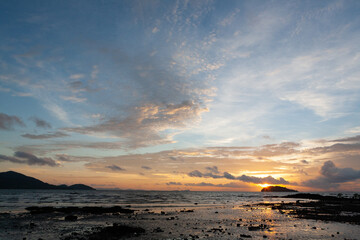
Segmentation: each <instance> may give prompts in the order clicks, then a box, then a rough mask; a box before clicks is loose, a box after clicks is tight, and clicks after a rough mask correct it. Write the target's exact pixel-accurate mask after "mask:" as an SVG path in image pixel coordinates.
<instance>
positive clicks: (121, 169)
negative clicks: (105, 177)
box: [106, 164, 125, 172]
mask: <svg viewBox="0 0 360 240" xmlns="http://www.w3.org/2000/svg"><path fill="white" fill-rule="evenodd" d="M106 168H108V169H111V170H112V171H115V172H119V171H125V169H123V168H121V167H119V166H117V165H115V164H113V165H110V166H106Z"/></svg>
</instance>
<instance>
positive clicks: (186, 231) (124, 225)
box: [0, 199, 360, 240]
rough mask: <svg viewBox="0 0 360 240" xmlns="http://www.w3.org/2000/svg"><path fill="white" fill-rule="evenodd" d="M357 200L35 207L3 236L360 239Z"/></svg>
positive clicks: (7, 216) (4, 224)
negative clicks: (137, 206)
mask: <svg viewBox="0 0 360 240" xmlns="http://www.w3.org/2000/svg"><path fill="white" fill-rule="evenodd" d="M358 203H359V201H352V203H351V204H353V205H349V202H348V201H337V202H336V201H335V202H334V201H329V200H326V201H320V200H315V201H314V200H311V201H309V200H308V199H303V200H300V201H299V200H296V199H289V201H287V202H283V203H282V202H281V201H280V200H279V202H277V203H267V202H262V203H255V204H251V205H223V206H219V205H216V206H201V205H196V204H194V207H192V208H186V209H184V208H173V207H168V208H161V209H160V208H154V209H133V210H135V211H132V209H131V206H127V208H119V207H113V208H101V207H96V208H91V207H89V208H69V207H67V208H61V207H58V208H47V209H45V208H37V209H36V208H33V209H29V210H30V211H26V212H23V213H2V214H1V215H0V239H4V240H7V239H9V240H10V239H11V240H13V239H26V240H39V239H43V240H47V239H60V240H71V239H73V240H80V239H81V240H97V239H119V238H120V239H121V238H124V239H126V238H132V239H358V238H359V236H360V227H359V221H354V219H355V220H356V219H358V217H359V211H358V210H359V204H358ZM347 206H350V207H347ZM324 209H325V210H326V209H328V210H327V211H325V210H324ZM331 209H336V211H332V212H331V211H330V210H331ZM31 210H32V211H31ZM343 210H344V211H343ZM305 213H306V214H305ZM314 216H320V217H314ZM324 216H325V217H324ZM335 216H339V217H335ZM340 216H345V217H340ZM350 216H355V217H354V218H351V217H350ZM347 217H348V218H347ZM347 219H348V220H349V221H347Z"/></svg>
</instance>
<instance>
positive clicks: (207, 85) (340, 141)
mask: <svg viewBox="0 0 360 240" xmlns="http://www.w3.org/2000/svg"><path fill="white" fill-rule="evenodd" d="M359 12H360V3H359V2H358V1H31V2H30V1H3V2H1V3H0V36H1V37H0V39H1V43H0V53H1V54H0V69H1V71H0V113H1V115H0V133H1V135H0V166H1V168H2V169H4V170H10V169H12V170H17V171H20V172H24V173H28V174H32V175H35V176H43V178H44V179H47V180H49V181H52V182H55V183H56V182H61V180H62V179H64V177H65V179H73V178H71V176H72V177H73V176H78V175H79V174H80V175H81V176H82V177H83V178H82V179H83V181H84V182H86V183H88V184H93V186H97V185H99V186H100V185H101V186H102V187H119V188H144V189H184V188H189V187H191V189H196V190H203V189H209V184H207V183H211V184H213V186H212V188H211V189H217V190H220V189H222V190H223V189H224V190H234V189H235V190H236V189H237V190H254V186H255V185H252V184H258V183H260V182H261V183H264V182H265V179H263V180H261V179H260V178H265V177H266V176H271V177H273V178H274V179H277V180H278V179H280V177H283V179H284V180H285V179H286V180H285V181H286V182H282V184H285V185H286V184H287V185H293V187H296V188H304V189H310V188H309V181H310V182H311V181H313V182H311V183H312V184H311V185H312V186H316V187H317V188H316V189H317V190H318V189H323V186H325V185H326V184H324V183H329V184H330V183H331V184H332V185H331V184H330V185H329V184H327V186H330V188H331V189H333V190H334V189H335V190H336V189H343V190H349V188H350V186H354V184H355V186H357V190H360V184H359V183H360V182H359V179H360V174H359V170H357V169H360V164H359V161H358V160H359V157H360V155H359V154H360V148H359V147H358V146H359V145H360V143H359V139H358V138H356V136H358V135H359V134H360V124H359V122H360V121H359V120H360V114H359V108H360V107H359V106H360V104H359V103H360V94H359V89H360V64H359V62H360V51H359V50H360V46H359V44H358V43H359V42H360V31H359V29H360V28H359V27H360V22H359V21H360V17H359ZM349 139H350V140H349ZM214 149H216V151H215V150H214ZM230 149H232V150H230ZM234 149H236V150H234ZM244 149H247V150H244ZM349 149H351V150H349ZM214 151H215V152H216V154H215V153H214ZM219 151H220V152H221V153H219ZM21 153H26V154H30V155H31V156H30V155H24V154H21ZM259 153H262V155H261V154H260V155H259ZM269 153H271V154H269ZM130 159H133V160H132V161H130ZM174 159H175V160H174ZM179 159H180V160H179ZM303 160H305V162H306V163H305V162H304V161H303ZM328 161H331V163H333V165H332V164H327V162H328ZM259 162H262V163H263V166H261V167H260V168H259V169H258V170H255V169H256V168H257V167H259V164H258V163H259ZM114 166H116V167H118V168H116V167H114ZM143 166H145V167H143ZM214 166H216V169H218V170H216V171H214V168H213V167H214ZM330 167H331V168H332V170H333V171H332V173H333V174H330V175H329V174H327V173H328V172H327V171H322V169H323V168H325V169H326V168H330ZM344 169H345V170H344ZM349 169H350V170H349ZM193 170H198V171H199V172H202V173H203V172H208V173H213V174H220V175H221V176H222V177H221V178H220V177H219V178H216V177H215V178H212V177H211V175H209V174H207V175H206V174H203V175H199V174H197V175H196V174H195V175H194V174H190V173H191V172H192V171H193ZM348 171H350V172H351V171H352V172H351V173H352V176H353V177H352V178H350V179H348V178H346V180H344V178H341V174H343V173H345V172H346V173H349V172H348ZM225 173H229V174H231V175H233V176H236V177H237V176H242V175H246V176H250V177H257V178H259V179H260V180H259V179H257V180H256V181H255V180H254V181H250V182H246V181H243V180H244V178H235V179H233V178H227V177H224V176H228V175H226V174H225ZM220 175H219V176H220ZM95 176H96V178H95ZM203 176H205V177H206V179H203ZM95 179H97V180H95ZM334 179H337V180H334ZM339 179H342V180H339ZM80 180H81V179H80ZM143 180H146V181H149V184H148V185H146V186H143V185H142V184H141V183H140V182H141V181H143ZM205 180H206V181H207V182H204V181H205ZM267 180H268V181H271V180H269V179H267ZM68 181H72V180H68ZM225 181H228V182H225ZM314 181H315V184H314ZM120 182H121V183H120ZM100 183H101V184H100ZM169 183H180V184H169ZM201 183H203V184H201ZM274 183H276V184H278V183H280V182H276V181H274ZM186 184H187V185H186ZM194 184H195V185H194ZM196 184H197V185H196ZM226 184H230V185H226ZM231 184H232V185H231ZM234 184H235V185H234ZM316 184H317V185H316ZM101 186H100V187H101ZM229 186H230V187H229ZM205 187H207V188H205Z"/></svg>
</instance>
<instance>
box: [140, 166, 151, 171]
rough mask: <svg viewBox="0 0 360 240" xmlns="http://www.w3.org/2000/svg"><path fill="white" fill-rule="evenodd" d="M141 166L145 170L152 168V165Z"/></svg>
mask: <svg viewBox="0 0 360 240" xmlns="http://www.w3.org/2000/svg"><path fill="white" fill-rule="evenodd" d="M141 168H143V169H145V170H151V169H152V168H151V167H148V166H141Z"/></svg>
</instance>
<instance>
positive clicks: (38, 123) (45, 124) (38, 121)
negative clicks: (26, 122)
mask: <svg viewBox="0 0 360 240" xmlns="http://www.w3.org/2000/svg"><path fill="white" fill-rule="evenodd" d="M30 120H32V121H33V122H34V123H35V125H36V127H39V128H51V125H50V123H48V122H46V121H45V120H42V119H40V118H37V117H32V118H30Z"/></svg>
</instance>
